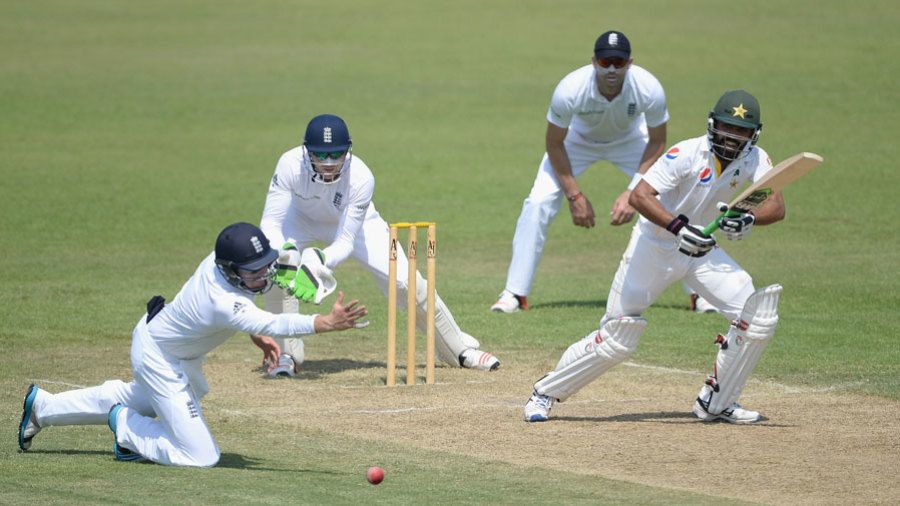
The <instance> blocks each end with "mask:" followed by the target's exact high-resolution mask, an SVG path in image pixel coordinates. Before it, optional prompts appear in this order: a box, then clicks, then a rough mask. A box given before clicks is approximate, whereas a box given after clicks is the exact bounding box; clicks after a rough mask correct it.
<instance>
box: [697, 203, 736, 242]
mask: <svg viewBox="0 0 900 506" xmlns="http://www.w3.org/2000/svg"><path fill="white" fill-rule="evenodd" d="M740 215H741V213H740V211H732V210H731V209H729V210H727V211H725V212H724V213H722V214H720V215H719V216H717V217H716V219H714V220H712V221H711V222H710V223H709V225H707V226H705V227H703V233H704V234H706V235H707V236H710V235H712V233H713V232H715V231H716V228H717V227H718V226H719V222H720V221H722V218H734V217H736V216H740Z"/></svg>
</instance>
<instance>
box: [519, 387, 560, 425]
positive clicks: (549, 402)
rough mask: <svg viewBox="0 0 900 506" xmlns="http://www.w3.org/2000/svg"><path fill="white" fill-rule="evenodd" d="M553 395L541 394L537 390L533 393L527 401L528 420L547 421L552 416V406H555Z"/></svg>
mask: <svg viewBox="0 0 900 506" xmlns="http://www.w3.org/2000/svg"><path fill="white" fill-rule="evenodd" d="M553 400H554V399H553V397H550V396H549V395H541V394H539V393H537V392H534V393H532V394H531V398H530V399H528V402H526V403H525V421H526V422H546V421H547V420H548V419H549V418H550V408H552V407H553Z"/></svg>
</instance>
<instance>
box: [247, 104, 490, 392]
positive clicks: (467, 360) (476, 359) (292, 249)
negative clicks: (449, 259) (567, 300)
mask: <svg viewBox="0 0 900 506" xmlns="http://www.w3.org/2000/svg"><path fill="white" fill-rule="evenodd" d="M352 144H353V143H352V141H351V139H350V131H349V130H348V129H347V124H346V123H345V122H344V120H343V119H341V118H339V117H338V116H335V115H332V114H323V115H320V116H316V117H315V118H313V119H312V120H311V121H310V122H309V124H308V125H307V127H306V134H305V135H304V137H303V144H302V145H301V146H297V147H295V148H293V149H290V150H288V151H287V152H286V153H284V154H283V155H281V158H280V159H279V160H278V165H277V166H276V167H275V175H274V176H272V182H271V184H270V185H269V193H268V195H267V196H266V205H265V208H264V210H263V216H262V221H261V223H260V228H261V229H262V230H263V232H265V233H266V236H268V237H269V238H271V239H272V242H273V244H277V245H279V246H281V255H280V257H279V263H280V264H282V265H284V266H285V269H286V270H289V269H291V265H294V266H295V267H294V268H297V266H300V265H302V266H305V267H307V269H306V270H304V269H303V268H302V267H301V268H299V270H298V271H297V278H296V279H297V282H296V283H295V284H294V287H297V288H291V287H288V288H287V289H282V288H279V289H275V290H272V291H271V292H269V293H267V294H266V295H265V296H264V298H263V300H264V305H265V308H266V309H267V310H268V311H272V312H274V313H281V312H286V313H296V312H297V311H298V308H299V305H298V299H299V300H302V301H305V302H316V303H318V302H319V301H321V297H323V296H326V295H327V293H328V288H327V285H328V284H330V283H331V282H332V281H333V277H332V276H331V271H332V270H333V269H335V268H337V266H338V265H340V264H341V263H342V262H344V261H345V260H347V259H348V258H350V257H353V258H354V259H355V260H356V261H357V262H359V263H360V264H361V265H362V266H363V267H365V268H366V269H367V270H368V271H369V272H370V273H371V274H372V276H373V277H374V278H375V281H376V282H377V283H378V286H379V288H381V291H382V292H383V293H384V294H385V295H386V294H387V282H388V250H389V245H390V236H389V229H388V224H387V223H386V222H385V221H384V219H382V217H381V215H379V214H378V211H377V210H376V209H375V205H374V204H373V203H372V196H373V194H374V192H375V177H374V176H373V175H372V171H371V170H370V169H369V167H368V166H367V165H366V164H365V162H363V160H362V159H361V158H360V157H359V156H356V154H355V153H353V150H352ZM315 243H324V244H326V246H325V247H324V248H322V249H321V250H317V249H311V246H313V245H314V244H315ZM298 251H299V252H301V253H302V254H298V253H297V252H298ZM406 270H407V259H406V256H405V255H404V254H403V251H402V248H400V249H399V251H398V255H397V272H406ZM416 275H417V281H416V301H417V318H416V322H417V324H418V325H419V326H420V327H422V328H423V329H424V325H425V321H426V318H425V311H426V305H427V295H428V291H427V282H426V281H425V279H424V278H423V277H422V275H421V274H419V273H416ZM317 278H318V279H317ZM281 285H284V283H280V286H281ZM397 288H398V297H397V298H398V300H405V299H406V295H405V294H406V278H405V276H398V279H397ZM332 289H333V288H332ZM435 338H436V339H435V344H436V348H437V356H438V358H440V359H441V360H442V361H443V362H445V363H446V364H449V365H452V366H456V367H465V368H469V369H479V370H484V371H493V370H495V369H497V368H498V367H500V360H499V359H497V357H495V356H494V355H492V354H490V353H488V352H486V351H481V350H480V349H479V348H480V347H481V344H480V343H479V342H478V340H477V339H475V338H474V337H472V336H471V335H469V334H467V333H465V332H463V331H462V330H461V329H460V328H459V325H458V324H457V323H456V320H455V319H454V318H453V315H452V314H451V313H450V309H449V308H448V307H447V305H446V304H444V301H443V300H442V299H441V298H440V296H437V297H436V301H435ZM276 341H277V342H278V343H279V345H280V346H281V349H282V356H281V357H280V358H279V360H278V362H277V364H271V367H269V369H268V371H267V374H268V375H269V376H270V377H275V376H279V375H281V376H293V375H294V374H295V373H296V372H297V371H298V369H299V366H300V364H301V363H302V362H303V359H304V345H303V340H302V339H299V338H290V339H280V338H276Z"/></svg>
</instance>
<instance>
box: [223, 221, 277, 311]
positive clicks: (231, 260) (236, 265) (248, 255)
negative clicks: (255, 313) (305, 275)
mask: <svg viewBox="0 0 900 506" xmlns="http://www.w3.org/2000/svg"><path fill="white" fill-rule="evenodd" d="M277 259H278V251H277V250H274V249H272V247H271V246H269V239H268V238H267V237H266V235H265V234H263V232H262V230H260V229H259V228H258V227H256V226H255V225H251V224H249V223H234V224H231V225H228V226H227V227H225V228H224V229H223V230H222V231H221V232H220V233H219V237H218V238H216V266H217V267H218V268H219V271H221V272H222V274H223V275H224V276H225V279H227V280H228V282H229V283H231V284H232V285H233V286H235V287H237V288H240V289H241V290H243V291H245V292H249V293H254V294H255V293H261V292H266V291H268V290H269V289H270V288H272V278H273V276H274V275H275V269H274V267H273V266H274V263H275V260H277ZM267 266H268V267H269V271H268V272H267V273H266V277H267V278H268V280H267V282H266V284H265V285H264V286H262V287H261V288H257V289H252V288H249V287H248V286H247V285H245V284H244V278H242V277H241V275H240V273H238V272H237V271H238V269H241V270H243V271H251V272H253V271H258V270H260V269H262V268H263V267H267Z"/></svg>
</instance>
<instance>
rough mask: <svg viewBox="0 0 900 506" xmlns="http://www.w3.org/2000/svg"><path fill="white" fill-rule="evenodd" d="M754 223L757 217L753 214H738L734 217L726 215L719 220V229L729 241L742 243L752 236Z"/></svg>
mask: <svg viewBox="0 0 900 506" xmlns="http://www.w3.org/2000/svg"><path fill="white" fill-rule="evenodd" d="M729 214H730V213H729ZM754 223H756V216H754V215H753V213H736V214H735V215H734V216H729V215H725V217H723V218H722V219H721V220H719V229H720V230H722V232H724V233H725V238H726V239H728V240H729V241H740V240H741V239H743V238H744V237H746V236H748V235H750V231H751V230H752V228H753V224H754Z"/></svg>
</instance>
